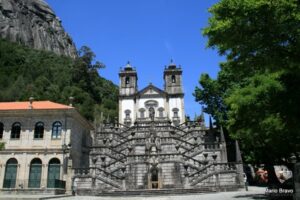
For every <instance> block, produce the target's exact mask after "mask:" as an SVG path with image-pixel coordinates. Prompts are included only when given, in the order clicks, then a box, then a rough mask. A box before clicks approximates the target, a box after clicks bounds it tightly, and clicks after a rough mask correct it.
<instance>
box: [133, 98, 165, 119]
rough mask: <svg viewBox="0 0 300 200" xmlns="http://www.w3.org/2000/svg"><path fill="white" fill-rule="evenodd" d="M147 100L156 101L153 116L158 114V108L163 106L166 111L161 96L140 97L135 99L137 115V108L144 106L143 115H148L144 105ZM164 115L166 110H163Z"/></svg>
mask: <svg viewBox="0 0 300 200" xmlns="http://www.w3.org/2000/svg"><path fill="white" fill-rule="evenodd" d="M149 100H154V101H157V102H158V106H157V107H155V117H158V116H159V112H158V108H160V107H163V108H164V109H165V111H166V105H165V100H164V98H163V97H159V98H141V99H137V112H138V116H139V109H140V108H144V109H145V110H146V111H145V117H149V111H148V108H146V107H145V102H147V101H149ZM164 116H166V112H164Z"/></svg>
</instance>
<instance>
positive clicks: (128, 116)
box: [125, 110, 131, 119]
mask: <svg viewBox="0 0 300 200" xmlns="http://www.w3.org/2000/svg"><path fill="white" fill-rule="evenodd" d="M130 113H131V111H130V110H125V119H130Z"/></svg>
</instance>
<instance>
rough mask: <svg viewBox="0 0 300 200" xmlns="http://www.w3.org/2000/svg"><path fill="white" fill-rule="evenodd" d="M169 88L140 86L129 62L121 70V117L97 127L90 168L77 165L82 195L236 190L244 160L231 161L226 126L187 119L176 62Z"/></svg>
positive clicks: (167, 78)
mask: <svg viewBox="0 0 300 200" xmlns="http://www.w3.org/2000/svg"><path fill="white" fill-rule="evenodd" d="M163 79H164V88H163V89H160V88H158V87H156V86H154V85H153V84H151V83H150V84H149V85H148V86H147V87H145V88H144V89H141V90H138V75H137V71H136V69H135V68H133V67H132V66H131V65H130V64H129V63H128V64H127V65H126V66H125V67H124V68H122V69H121V70H120V72H119V80H120V85H119V119H118V120H115V122H114V123H106V122H102V123H99V124H96V125H95V131H94V132H93V134H92V138H93V142H92V146H91V148H90V152H89V158H90V159H89V160H90V161H89V167H85V168H74V176H73V179H72V183H73V191H74V192H76V194H78V195H109V194H110V195H112V194H118V193H120V194H124V193H126V194H147V193H153V192H157V193H159V192H161V193H163V192H167V193H182V192H202V191H224V190H236V189H238V188H239V187H242V185H243V179H242V177H243V176H242V174H243V171H242V163H240V162H228V159H227V150H226V141H225V137H224V133H223V131H222V129H220V130H217V129H216V128H213V127H212V126H210V127H206V126H205V123H204V118H203V117H202V118H201V117H200V118H199V119H198V120H196V121H191V120H189V119H188V118H187V119H186V117H185V111H184V92H183V85H182V69H181V67H179V66H177V65H175V64H174V63H172V62H171V64H169V65H168V66H167V67H166V68H165V69H164V72H163Z"/></svg>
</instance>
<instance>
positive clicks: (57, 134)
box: [52, 121, 62, 139]
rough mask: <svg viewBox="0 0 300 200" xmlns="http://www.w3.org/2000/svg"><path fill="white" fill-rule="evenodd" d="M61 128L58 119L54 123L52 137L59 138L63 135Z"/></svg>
mask: <svg viewBox="0 0 300 200" xmlns="http://www.w3.org/2000/svg"><path fill="white" fill-rule="evenodd" d="M61 128H62V125H61V123H60V122H59V121H56V122H54V123H53V124H52V138H53V139H57V138H60V137H61Z"/></svg>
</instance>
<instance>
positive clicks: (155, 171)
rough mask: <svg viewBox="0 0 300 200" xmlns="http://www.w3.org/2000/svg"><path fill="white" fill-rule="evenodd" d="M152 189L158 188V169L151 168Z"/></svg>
mask: <svg viewBox="0 0 300 200" xmlns="http://www.w3.org/2000/svg"><path fill="white" fill-rule="evenodd" d="M151 189H158V169H157V168H156V167H155V168H153V169H152V170H151Z"/></svg>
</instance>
